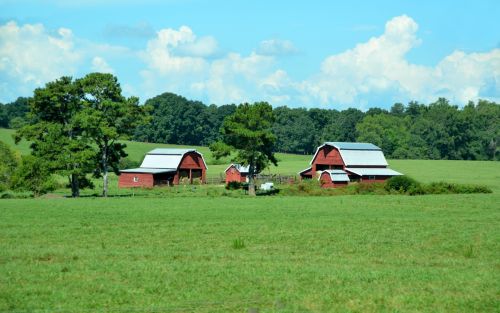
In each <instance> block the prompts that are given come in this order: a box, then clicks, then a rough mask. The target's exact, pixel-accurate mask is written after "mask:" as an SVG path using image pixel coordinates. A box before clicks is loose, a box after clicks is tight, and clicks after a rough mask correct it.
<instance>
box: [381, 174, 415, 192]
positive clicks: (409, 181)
mask: <svg viewBox="0 0 500 313" xmlns="http://www.w3.org/2000/svg"><path fill="white" fill-rule="evenodd" d="M419 187H420V183H419V182H417V181H416V180H415V179H413V178H411V177H408V176H405V175H402V176H394V177H391V178H389V179H388V180H387V181H386V183H385V188H386V190H387V191H398V192H403V193H406V192H409V191H410V190H417V188H419Z"/></svg>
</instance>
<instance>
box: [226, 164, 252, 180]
mask: <svg viewBox="0 0 500 313" xmlns="http://www.w3.org/2000/svg"><path fill="white" fill-rule="evenodd" d="M232 181H237V182H240V183H246V181H247V175H245V174H241V173H240V172H239V171H238V170H237V169H235V168H234V166H231V167H230V168H228V169H227V171H226V184H227V183H229V182H232Z"/></svg>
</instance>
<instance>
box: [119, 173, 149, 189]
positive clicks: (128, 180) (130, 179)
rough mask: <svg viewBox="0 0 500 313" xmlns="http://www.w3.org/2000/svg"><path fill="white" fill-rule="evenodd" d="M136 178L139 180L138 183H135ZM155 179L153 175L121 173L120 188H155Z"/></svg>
mask: <svg viewBox="0 0 500 313" xmlns="http://www.w3.org/2000/svg"><path fill="white" fill-rule="evenodd" d="M134 177H137V178H138V181H137V182H134ZM153 184H154V179H153V174H146V173H121V174H120V177H119V178H118V187H119V188H131V187H153Z"/></svg>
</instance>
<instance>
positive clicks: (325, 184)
mask: <svg viewBox="0 0 500 313" xmlns="http://www.w3.org/2000/svg"><path fill="white" fill-rule="evenodd" d="M319 180H320V183H321V187H322V188H338V187H345V186H347V182H333V181H332V178H331V176H330V174H329V173H322V174H321V176H320V177H319Z"/></svg>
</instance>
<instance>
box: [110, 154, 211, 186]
mask: <svg viewBox="0 0 500 313" xmlns="http://www.w3.org/2000/svg"><path fill="white" fill-rule="evenodd" d="M206 170H207V165H206V163H205V160H204V159H203V155H202V154H201V153H199V152H197V151H196V150H194V149H154V150H152V151H150V152H148V153H147V154H146V156H145V157H144V160H143V161H142V164H141V166H140V167H139V168H132V169H125V170H121V171H120V177H119V180H118V187H120V188H129V187H153V186H157V185H178V184H179V183H182V182H186V183H190V184H192V183H193V182H194V181H196V180H198V181H200V182H201V183H205V177H206Z"/></svg>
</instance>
